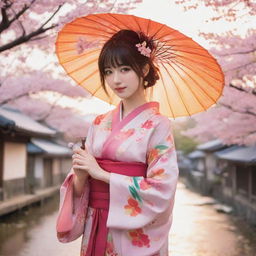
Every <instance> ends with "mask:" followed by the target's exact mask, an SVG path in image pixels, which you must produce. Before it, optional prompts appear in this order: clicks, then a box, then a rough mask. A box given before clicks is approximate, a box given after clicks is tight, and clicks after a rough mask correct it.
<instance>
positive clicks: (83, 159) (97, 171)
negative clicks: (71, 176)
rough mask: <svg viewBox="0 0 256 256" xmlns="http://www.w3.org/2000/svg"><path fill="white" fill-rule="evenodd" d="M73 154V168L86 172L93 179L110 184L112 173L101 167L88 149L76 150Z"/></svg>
mask: <svg viewBox="0 0 256 256" xmlns="http://www.w3.org/2000/svg"><path fill="white" fill-rule="evenodd" d="M73 152H74V154H73V155H72V159H73V168H76V169H80V170H84V171H86V172H88V174H89V175H90V176H91V177H92V178H94V179H97V180H102V181H104V182H107V183H109V177H110V173H108V172H106V171H105V170H103V169H102V168H101V167H100V166H99V164H98V163H97V161H96V159H95V157H94V156H92V155H91V154H90V153H89V152H88V151H87V149H81V148H76V149H74V151H73Z"/></svg>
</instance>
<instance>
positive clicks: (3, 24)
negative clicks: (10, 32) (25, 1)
mask: <svg viewBox="0 0 256 256" xmlns="http://www.w3.org/2000/svg"><path fill="white" fill-rule="evenodd" d="M35 1H36V0H32V1H31V3H30V4H29V5H24V7H23V8H22V9H21V10H20V11H19V12H18V13H17V14H16V15H14V17H13V18H12V19H11V20H9V19H8V17H7V12H6V9H5V8H3V9H4V10H5V15H6V18H7V20H5V21H4V22H3V20H2V22H1V24H0V33H2V32H3V31H4V30H6V29H7V28H9V27H10V25H11V24H12V23H13V22H14V21H15V20H17V19H18V18H19V17H20V16H21V15H23V14H24V13H25V12H26V11H27V10H28V9H29V8H30V7H31V5H32V4H33V3H34V2H35ZM10 7H11V6H10ZM3 9H2V10H3ZM2 15H3V14H2Z"/></svg>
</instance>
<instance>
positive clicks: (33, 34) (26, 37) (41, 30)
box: [0, 0, 62, 52]
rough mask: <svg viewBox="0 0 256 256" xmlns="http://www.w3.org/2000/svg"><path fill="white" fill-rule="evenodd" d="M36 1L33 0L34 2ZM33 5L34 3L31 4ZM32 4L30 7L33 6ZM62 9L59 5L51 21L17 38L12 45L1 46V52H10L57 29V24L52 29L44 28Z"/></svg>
mask: <svg viewBox="0 0 256 256" xmlns="http://www.w3.org/2000/svg"><path fill="white" fill-rule="evenodd" d="M34 1H35V0H33V2H34ZM31 4H32V3H31ZM31 4H30V6H31ZM61 7H62V5H59V6H58V8H57V10H56V11H55V12H54V13H53V14H52V15H51V16H50V18H49V19H47V20H46V21H45V22H44V23H43V24H42V25H41V26H40V27H39V28H38V29H37V30H35V31H33V32H31V33H29V34H28V35H24V34H23V35H22V36H20V37H18V38H16V39H15V40H14V41H12V42H10V43H7V44H5V45H3V46H0V52H3V51H6V50H9V49H11V48H13V47H15V46H17V45H20V44H22V43H26V42H28V41H29V40H31V39H32V38H33V37H36V36H38V35H40V34H43V33H44V32H46V31H47V30H50V29H52V28H55V27H56V26H57V24H53V25H51V26H50V27H47V28H44V26H45V25H46V24H47V23H48V22H49V21H50V20H51V19H52V18H53V17H54V16H55V15H56V13H57V12H58V11H59V10H60V8H61Z"/></svg>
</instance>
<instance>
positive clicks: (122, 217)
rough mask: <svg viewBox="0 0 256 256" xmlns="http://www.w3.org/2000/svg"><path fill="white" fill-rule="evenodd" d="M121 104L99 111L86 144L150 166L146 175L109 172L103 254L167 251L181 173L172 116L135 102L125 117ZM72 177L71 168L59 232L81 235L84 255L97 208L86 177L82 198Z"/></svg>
mask: <svg viewBox="0 0 256 256" xmlns="http://www.w3.org/2000/svg"><path fill="white" fill-rule="evenodd" d="M121 106H122V102H120V103H119V105H118V106H117V107H116V108H115V109H114V110H112V111H109V112H108V113H106V114H103V115H99V116H97V117H96V119H95V120H94V122H93V124H92V126H91V127H90V129H89V132H88V136H87V140H86V145H87V148H88V150H89V152H90V153H91V154H92V155H94V156H95V157H100V158H107V159H112V160H118V161H124V162H129V161H132V162H134V161H135V162H142V163H147V164H148V168H147V174H146V178H144V177H129V176H126V175H120V174H116V173H111V174H110V183H109V186H110V205H109V214H108V219H107V227H108V228H109V232H108V241H107V248H106V252H105V255H104V256H110V255H111V256H131V255H132V256H168V233H169V230H170V227H171V224H172V212H173V205H174V198H175V191H176V185H177V180H178V173H179V171H178V166H177V159H176V151H175V146H174V141H173V136H172V131H171V124H170V120H169V119H168V118H167V117H165V116H162V115H161V114H159V103H157V102H147V103H145V104H143V105H141V106H139V107H137V108H135V109H134V110H133V111H132V112H130V113H129V114H128V115H127V116H125V117H124V118H123V119H122V120H120V111H121ZM72 181H73V173H70V174H69V175H68V176H67V178H66V180H65V181H64V183H63V184H62V186H61V191H60V192H61V200H60V211H59V216H58V220H57V235H58V239H59V241H61V242H64V243H66V242H70V241H72V240H75V239H77V238H78V237H79V236H81V235H83V239H82V247H81V256H84V255H85V254H86V249H87V244H88V240H89V237H90V231H91V226H92V213H93V211H94V209H93V208H91V207H89V206H88V191H89V186H88V183H87V184H86V186H85V188H84V193H83V194H82V196H81V198H73V197H72V193H73V192H72V191H73V186H72V184H73V183H72ZM70 204H71V207H70ZM65 207H66V209H65ZM70 208H72V209H73V211H72V210H69V209H70ZM64 226H68V228H67V229H65V228H63V227H64ZM99 256H101V255H99Z"/></svg>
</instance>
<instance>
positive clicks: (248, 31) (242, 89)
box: [176, 0, 256, 145]
mask: <svg viewBox="0 0 256 256" xmlns="http://www.w3.org/2000/svg"><path fill="white" fill-rule="evenodd" d="M176 3H177V4H180V5H181V6H182V7H183V8H184V10H185V11H199V10H201V11H202V10H203V8H208V9H211V11H212V12H211V13H212V16H209V17H208V18H207V20H205V23H206V24H208V25H206V26H202V27H203V28H205V31H200V32H199V34H200V35H201V36H202V37H204V38H205V39H206V40H207V41H208V42H209V43H210V45H211V49H210V52H211V53H212V54H213V55H214V56H215V57H216V58H217V60H218V62H219V64H220V65H221V67H222V69H223V71H224V74H225V89H224V92H223V95H222V97H221V98H220V99H219V101H218V102H217V105H216V106H215V107H213V108H211V109H209V110H208V111H206V112H204V113H201V114H197V115H195V116H194V119H195V120H196V121H197V125H196V126H195V127H194V128H192V129H189V130H187V131H186V132H184V133H183V134H184V135H189V136H192V137H194V138H195V137H196V138H197V139H198V140H199V141H207V140H209V139H213V138H216V137H217V138H220V139H222V141H223V142H224V143H226V144H229V145H230V144H239V145H254V144H255V143H256V108H255V106H256V97H255V95H256V86H255V85H256V75H255V70H256V33H255V32H256V29H255V25H253V24H255V22H256V18H255V17H256V16H255V14H256V3H255V1H251V0H232V1H231V0H217V1H213V0H205V1H202V0H186V1H184V0H178V1H176ZM209 24H215V25H216V26H218V29H219V30H221V31H222V32H218V30H216V31H217V32H212V31H207V28H208V27H211V28H212V27H213V26H209ZM223 27H225V28H226V29H225V30H224V31H223Z"/></svg>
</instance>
